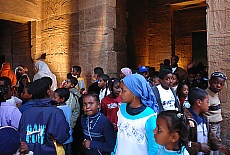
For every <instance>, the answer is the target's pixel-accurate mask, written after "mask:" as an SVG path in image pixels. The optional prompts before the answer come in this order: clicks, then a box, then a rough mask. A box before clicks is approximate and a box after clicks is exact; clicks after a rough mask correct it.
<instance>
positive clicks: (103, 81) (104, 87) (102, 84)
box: [98, 74, 110, 102]
mask: <svg viewBox="0 0 230 155" xmlns="http://www.w3.org/2000/svg"><path fill="white" fill-rule="evenodd" d="M109 86H110V79H109V76H108V75H107V74H101V75H99V81H98V87H99V88H100V89H101V90H100V94H99V99H100V102H101V100H102V99H103V98H104V97H106V96H107V95H109V94H110V91H109Z"/></svg>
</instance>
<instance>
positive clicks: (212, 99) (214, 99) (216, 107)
mask: <svg viewBox="0 0 230 155" xmlns="http://www.w3.org/2000/svg"><path fill="white" fill-rule="evenodd" d="M226 79H227V77H226V75H224V74H223V73H221V72H214V73H212V74H211V78H210V80H209V85H210V86H209V88H207V89H206V92H207V93H208V97H209V109H208V111H207V112H206V113H205V114H206V116H207V118H208V120H209V123H210V125H211V129H212V131H213V133H214V134H216V135H217V137H218V138H220V122H221V121H222V120H223V119H222V115H221V107H220V99H219V96H218V93H219V92H220V91H221V90H222V89H223V87H224V85H225V81H226ZM214 154H217V155H218V154H219V153H218V151H215V153H214Z"/></svg>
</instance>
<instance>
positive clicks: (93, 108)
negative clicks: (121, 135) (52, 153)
mask: <svg viewBox="0 0 230 155" xmlns="http://www.w3.org/2000/svg"><path fill="white" fill-rule="evenodd" d="M99 107H100V102H99V98H98V95H97V94H95V93H89V94H86V95H84V96H83V110H84V112H85V115H84V116H83V117H82V118H81V124H82V129H83V133H84V139H85V140H84V141H83V142H82V144H83V146H84V147H85V154H86V155H110V154H111V152H112V151H113V149H114V146H115V143H116V142H115V141H116V140H115V135H114V131H113V125H112V123H111V122H110V121H109V119H108V118H106V117H105V115H103V114H102V113H100V112H99Z"/></svg>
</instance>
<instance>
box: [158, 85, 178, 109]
mask: <svg viewBox="0 0 230 155" xmlns="http://www.w3.org/2000/svg"><path fill="white" fill-rule="evenodd" d="M157 88H158V91H159V94H160V98H161V104H162V106H163V109H164V111H166V110H176V107H175V97H174V95H173V92H172V91H171V89H168V90H166V89H164V88H163V87H162V86H161V85H158V86H157Z"/></svg>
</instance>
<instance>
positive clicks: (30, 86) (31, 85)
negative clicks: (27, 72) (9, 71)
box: [25, 82, 34, 96]
mask: <svg viewBox="0 0 230 155" xmlns="http://www.w3.org/2000/svg"><path fill="white" fill-rule="evenodd" d="M25 88H27V92H28V94H32V96H33V94H34V83H33V82H29V83H27V84H26V86H25Z"/></svg>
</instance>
